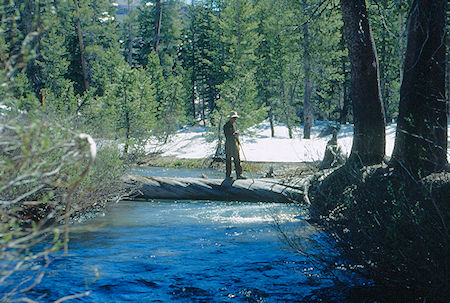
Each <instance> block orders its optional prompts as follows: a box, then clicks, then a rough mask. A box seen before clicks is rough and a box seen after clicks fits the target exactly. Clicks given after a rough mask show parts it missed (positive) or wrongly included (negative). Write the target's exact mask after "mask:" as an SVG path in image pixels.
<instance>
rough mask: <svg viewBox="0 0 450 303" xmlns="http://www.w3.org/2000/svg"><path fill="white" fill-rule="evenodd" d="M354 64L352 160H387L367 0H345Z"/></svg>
mask: <svg viewBox="0 0 450 303" xmlns="http://www.w3.org/2000/svg"><path fill="white" fill-rule="evenodd" d="M341 10H342V19H343V21H344V30H345V35H346V38H347V43H348V53H349V59H350V63H351V76H352V77H351V98H352V103H353V118H354V125H355V129H354V137H353V146H352V150H351V153H350V157H349V161H351V162H353V163H356V164H358V165H362V166H365V165H373V164H378V163H381V162H382V161H383V158H384V153H385V146H386V137H385V118H384V109H383V103H382V100H381V94H380V82H379V75H378V61H377V55H376V49H375V45H374V41H373V38H372V33H371V30H370V26H369V20H368V15H367V8H366V3H365V0H341Z"/></svg>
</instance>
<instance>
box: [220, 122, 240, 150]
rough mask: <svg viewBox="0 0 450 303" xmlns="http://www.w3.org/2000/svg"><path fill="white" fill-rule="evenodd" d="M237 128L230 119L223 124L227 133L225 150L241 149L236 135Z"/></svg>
mask: <svg viewBox="0 0 450 303" xmlns="http://www.w3.org/2000/svg"><path fill="white" fill-rule="evenodd" d="M235 131H236V129H235V128H234V125H233V123H231V121H228V122H227V123H225V125H224V126H223V132H224V134H225V152H227V151H228V152H232V151H234V150H239V143H238V138H237V136H236V135H234V132H235Z"/></svg>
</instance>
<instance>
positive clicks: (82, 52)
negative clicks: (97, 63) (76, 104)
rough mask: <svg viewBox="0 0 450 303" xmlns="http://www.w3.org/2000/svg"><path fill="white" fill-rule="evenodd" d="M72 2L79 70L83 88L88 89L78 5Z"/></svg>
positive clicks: (76, 1)
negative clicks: (79, 58) (77, 44)
mask: <svg viewBox="0 0 450 303" xmlns="http://www.w3.org/2000/svg"><path fill="white" fill-rule="evenodd" d="M73 4H74V5H75V13H76V18H77V34H78V43H79V46H80V57H81V71H82V73H83V83H84V89H85V90H89V82H88V77H87V71H86V58H85V57H84V42H83V32H82V31H81V21H80V8H79V6H78V0H73Z"/></svg>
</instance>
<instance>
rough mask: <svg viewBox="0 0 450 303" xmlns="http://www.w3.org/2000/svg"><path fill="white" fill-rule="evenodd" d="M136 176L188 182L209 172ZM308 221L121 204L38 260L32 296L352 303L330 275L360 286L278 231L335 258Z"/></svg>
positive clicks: (200, 207)
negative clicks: (65, 246)
mask: <svg viewBox="0 0 450 303" xmlns="http://www.w3.org/2000/svg"><path fill="white" fill-rule="evenodd" d="M133 173H140V174H142V175H153V176H174V175H175V176H177V177H183V176H196V174H198V175H201V174H204V173H205V170H178V169H177V170H174V169H162V168H150V169H141V170H140V171H133ZM206 173H207V174H209V176H210V177H214V176H215V175H214V174H216V173H217V172H214V171H212V170H207V172H206ZM306 216H307V213H306V210H304V209H302V208H300V207H299V206H295V205H292V204H280V203H237V202H223V201H222V202H221V201H121V202H119V203H118V204H116V205H114V206H112V207H110V208H109V209H108V210H107V211H105V213H104V214H103V215H100V216H97V217H95V218H91V219H89V220H86V221H84V222H83V223H77V224H74V227H76V229H75V230H74V231H72V232H71V233H70V242H69V255H68V256H64V255H63V253H62V252H59V253H56V254H53V255H51V256H50V257H49V258H48V260H42V261H40V262H37V265H41V266H42V265H46V264H48V266H46V267H45V275H44V277H43V279H42V281H41V282H40V283H39V284H38V285H37V286H35V287H34V288H33V290H32V291H31V292H28V293H27V296H28V298H30V299H33V300H37V301H38V302H53V301H55V300H57V299H59V298H62V297H65V296H68V295H77V294H83V293H86V292H89V295H87V296H83V297H79V298H77V299H76V300H75V302H316V301H317V302H319V301H320V302H327V301H330V300H325V301H321V299H318V297H317V293H320V292H321V291H323V290H327V291H328V290H329V289H331V296H330V295H327V296H328V298H332V299H333V300H331V301H332V302H346V300H345V298H343V297H342V296H341V294H340V292H341V287H342V284H340V286H339V287H337V286H336V284H335V282H334V279H332V277H333V275H334V277H336V276H338V277H339V278H340V280H341V281H345V284H346V285H353V284H361V283H363V281H362V280H361V279H359V278H355V277H352V276H348V275H344V274H343V273H341V272H336V271H334V272H333V273H332V274H330V272H328V271H327V270H326V266H327V262H325V264H324V263H323V262H322V263H321V262H317V261H314V259H311V258H309V257H305V256H304V255H302V254H300V253H298V252H296V251H295V250H294V249H293V248H291V247H290V246H288V245H287V244H286V243H285V241H281V238H282V237H281V235H282V233H281V232H280V230H282V231H284V233H285V234H286V235H288V236H289V237H290V238H291V237H293V236H294V233H295V236H294V237H293V239H296V243H297V244H298V246H297V247H301V248H302V250H303V252H306V253H307V254H321V256H322V257H324V256H325V258H328V259H330V260H331V259H333V258H336V257H337V258H339V256H337V254H336V253H335V251H334V250H333V248H332V247H331V246H330V245H329V244H328V242H327V241H326V235H324V234H323V233H322V232H320V231H318V230H316V229H315V228H313V227H312V226H310V225H309V224H308V223H307V221H306V220H305V219H304V218H305V217H306ZM48 261H50V262H48ZM333 262H334V261H333ZM34 274H36V273H34ZM24 275H25V277H26V276H27V275H29V276H30V278H31V277H32V276H33V275H32V273H31V272H29V273H18V275H17V277H16V278H17V280H18V281H21V280H23V279H24ZM13 283H14V282H13ZM29 283H30V282H29ZM11 286H12V287H14V286H13V285H10V287H11ZM1 292H2V289H1V285H0V294H1ZM0 297H1V296H0ZM314 298H315V299H314ZM70 302H73V301H70Z"/></svg>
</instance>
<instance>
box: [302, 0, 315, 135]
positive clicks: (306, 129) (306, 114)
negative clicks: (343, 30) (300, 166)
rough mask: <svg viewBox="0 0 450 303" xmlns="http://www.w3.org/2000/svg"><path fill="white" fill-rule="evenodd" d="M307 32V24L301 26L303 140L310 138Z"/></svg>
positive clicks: (309, 72)
mask: <svg viewBox="0 0 450 303" xmlns="http://www.w3.org/2000/svg"><path fill="white" fill-rule="evenodd" d="M303 7H304V9H306V1H305V0H303ZM309 39H310V37H309V31H308V23H305V24H304V25H303V56H304V59H303V68H304V73H305V91H304V95H303V123H304V128H303V138H304V139H310V138H311V126H312V120H313V117H312V106H311V94H312V84H311V61H310V54H309V47H310V46H309V45H310V43H309Z"/></svg>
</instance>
